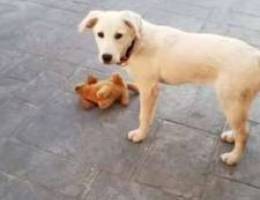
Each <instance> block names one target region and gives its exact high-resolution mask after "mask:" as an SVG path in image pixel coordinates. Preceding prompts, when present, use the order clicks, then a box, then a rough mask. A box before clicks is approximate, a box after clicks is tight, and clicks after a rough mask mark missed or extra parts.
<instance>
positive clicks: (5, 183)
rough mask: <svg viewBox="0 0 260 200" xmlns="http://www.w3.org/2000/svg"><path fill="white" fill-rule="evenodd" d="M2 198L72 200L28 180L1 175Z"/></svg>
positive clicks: (0, 193) (16, 199) (0, 189)
mask: <svg viewBox="0 0 260 200" xmlns="http://www.w3.org/2000/svg"><path fill="white" fill-rule="evenodd" d="M0 198H1V199H3V200H9V199H10V200H48V199H52V200H69V199H70V200H71V198H68V197H66V196H64V195H61V194H58V193H55V192H53V191H51V190H48V189H46V188H44V187H41V186H39V185H36V184H35V183H31V182H29V181H27V180H19V179H17V178H15V177H13V176H10V175H5V174H0Z"/></svg>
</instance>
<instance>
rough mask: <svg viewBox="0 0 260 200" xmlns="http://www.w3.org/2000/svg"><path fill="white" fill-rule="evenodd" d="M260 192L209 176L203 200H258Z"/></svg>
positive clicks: (241, 184)
mask: <svg viewBox="0 0 260 200" xmlns="http://www.w3.org/2000/svg"><path fill="white" fill-rule="evenodd" d="M259 198H260V190H259V189H256V188H253V187H250V186H248V185H244V184H243V183H238V182H232V181H230V180H226V179H221V178H219V177H214V176H209V178H208V182H207V184H206V189H205V191H204V195H203V197H202V200H208V199H210V200H226V199H229V200H246V199H248V200H249V199H250V200H257V199H259Z"/></svg>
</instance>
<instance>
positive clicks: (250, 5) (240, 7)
mask: <svg viewBox="0 0 260 200" xmlns="http://www.w3.org/2000/svg"><path fill="white" fill-rule="evenodd" d="M232 10H236V11H240V12H243V13H246V14H251V15H256V16H258V17H260V15H259V11H260V2H259V1H258V0H249V1H243V0H236V1H234V3H233V5H232Z"/></svg>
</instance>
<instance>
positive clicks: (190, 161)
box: [135, 122, 215, 199]
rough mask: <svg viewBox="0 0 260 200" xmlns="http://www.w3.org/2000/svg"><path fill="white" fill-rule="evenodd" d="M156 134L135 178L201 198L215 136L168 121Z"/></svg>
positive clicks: (174, 191) (178, 193) (187, 196)
mask: <svg viewBox="0 0 260 200" xmlns="http://www.w3.org/2000/svg"><path fill="white" fill-rule="evenodd" d="M156 136H157V137H156V138H155V142H154V145H153V149H152V151H151V153H150V154H149V156H148V157H147V159H146V160H145V162H144V164H143V165H142V167H141V168H140V169H139V170H138V171H137V172H136V177H135V179H136V180H137V181H138V182H141V183H146V184H150V185H152V186H155V187H160V188H163V189H164V190H166V191H171V193H173V194H176V195H180V196H182V197H184V198H187V199H192V198H194V199H196V198H198V197H199V196H200V195H201V192H202V190H203V187H204V182H205V176H204V175H205V174H206V173H207V171H208V170H207V169H208V165H209V163H210V160H211V156H212V152H213V150H214V147H215V139H214V137H210V136H208V135H207V134H204V133H203V132H200V131H197V130H194V129H190V128H187V127H184V126H180V125H176V124H173V123H167V122H164V123H163V126H162V128H161V129H159V130H158V132H157V133H156Z"/></svg>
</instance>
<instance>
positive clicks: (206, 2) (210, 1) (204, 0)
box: [178, 0, 234, 8]
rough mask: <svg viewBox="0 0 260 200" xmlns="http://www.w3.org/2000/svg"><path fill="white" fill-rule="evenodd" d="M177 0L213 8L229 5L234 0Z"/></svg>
mask: <svg viewBox="0 0 260 200" xmlns="http://www.w3.org/2000/svg"><path fill="white" fill-rule="evenodd" d="M178 2H182V3H183V2H185V3H187V4H192V5H198V6H202V7H203V8H214V7H220V8H223V7H224V8H225V7H229V6H230V5H232V3H233V2H234V0H218V1H216V0H197V1H192V0H178Z"/></svg>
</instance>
